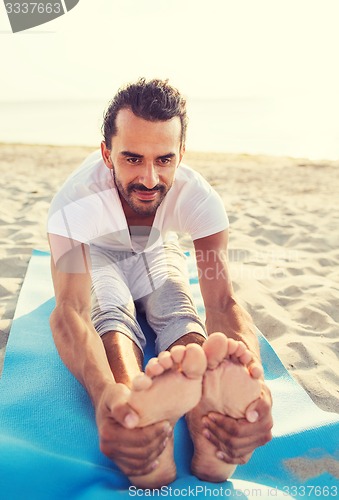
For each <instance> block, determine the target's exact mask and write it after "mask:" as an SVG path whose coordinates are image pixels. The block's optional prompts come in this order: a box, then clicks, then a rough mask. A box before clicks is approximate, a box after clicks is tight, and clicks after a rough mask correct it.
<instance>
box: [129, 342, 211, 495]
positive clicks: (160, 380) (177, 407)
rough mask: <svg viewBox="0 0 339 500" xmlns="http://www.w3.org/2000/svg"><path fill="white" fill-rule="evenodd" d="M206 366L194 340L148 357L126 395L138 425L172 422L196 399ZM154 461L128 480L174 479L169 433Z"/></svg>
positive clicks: (154, 483) (146, 483) (158, 482)
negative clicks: (152, 466)
mask: <svg viewBox="0 0 339 500" xmlns="http://www.w3.org/2000/svg"><path fill="white" fill-rule="evenodd" d="M206 367H207V360H206V355H205V353H204V351H203V349H202V347H201V346H199V345H198V344H188V345H187V346H175V347H173V348H172V349H171V350H170V351H164V352H161V353H160V354H159V356H158V357H157V358H152V359H151V360H150V361H149V363H148V364H147V366H146V370H145V374H141V375H138V376H137V377H136V378H135V379H134V380H133V384H132V390H131V395H130V399H129V405H130V406H131V407H132V408H133V409H134V410H135V411H136V412H137V413H138V414H139V416H140V423H139V427H145V426H147V425H150V424H153V423H155V422H160V421H162V420H167V421H169V422H170V423H171V424H172V426H174V425H175V423H176V422H177V420H178V419H179V418H180V417H182V416H183V415H184V414H185V413H187V412H188V411H190V410H191V409H192V408H194V407H195V406H196V405H197V404H198V402H199V401H200V398H201V393H202V380H203V375H204V373H205V371H206ZM158 461H159V465H158V467H157V468H156V469H155V470H154V471H153V472H151V473H150V474H147V475H144V476H132V477H130V478H129V479H130V481H131V482H132V483H133V484H134V485H135V486H138V487H140V488H158V487H161V486H164V485H166V484H168V483H170V482H172V481H174V479H175V477H176V468H175V463H174V458H173V437H171V438H170V439H169V442H168V443H167V445H166V447H165V449H164V451H163V453H162V454H161V455H160V457H159V459H158Z"/></svg>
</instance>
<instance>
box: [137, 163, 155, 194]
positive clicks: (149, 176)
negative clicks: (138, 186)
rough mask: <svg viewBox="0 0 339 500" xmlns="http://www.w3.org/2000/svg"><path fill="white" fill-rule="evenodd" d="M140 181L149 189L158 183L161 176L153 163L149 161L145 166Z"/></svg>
mask: <svg viewBox="0 0 339 500" xmlns="http://www.w3.org/2000/svg"><path fill="white" fill-rule="evenodd" d="M140 182H142V184H143V185H144V186H145V187H147V189H152V188H154V186H156V185H157V184H158V182H159V176H158V173H157V170H156V167H155V166H154V165H153V163H148V164H147V165H146V166H145V169H144V171H143V175H141V176H140Z"/></svg>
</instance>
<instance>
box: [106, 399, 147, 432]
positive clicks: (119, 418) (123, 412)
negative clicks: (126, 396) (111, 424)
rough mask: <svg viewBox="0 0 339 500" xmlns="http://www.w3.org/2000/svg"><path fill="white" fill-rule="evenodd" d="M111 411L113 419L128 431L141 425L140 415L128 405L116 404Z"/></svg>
mask: <svg viewBox="0 0 339 500" xmlns="http://www.w3.org/2000/svg"><path fill="white" fill-rule="evenodd" d="M110 410H111V415H112V417H113V419H114V420H115V421H116V422H118V423H119V424H120V425H122V426H123V427H125V428H126V429H134V428H135V427H137V425H138V424H139V421H140V419H139V415H138V414H137V413H136V412H135V411H134V410H133V409H132V408H131V407H130V406H129V404H127V403H122V404H115V405H114V406H113V408H112V407H111V408H110Z"/></svg>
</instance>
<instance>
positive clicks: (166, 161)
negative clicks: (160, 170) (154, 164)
mask: <svg viewBox="0 0 339 500" xmlns="http://www.w3.org/2000/svg"><path fill="white" fill-rule="evenodd" d="M171 159H172V158H170V157H167V158H166V157H164V158H159V160H158V161H159V163H160V165H168V164H169V163H171Z"/></svg>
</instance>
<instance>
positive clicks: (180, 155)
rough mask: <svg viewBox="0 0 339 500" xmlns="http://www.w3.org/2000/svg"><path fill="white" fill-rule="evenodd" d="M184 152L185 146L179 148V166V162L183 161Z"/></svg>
mask: <svg viewBox="0 0 339 500" xmlns="http://www.w3.org/2000/svg"><path fill="white" fill-rule="evenodd" d="M185 151H186V149H185V145H183V146H181V148H180V154H179V163H178V165H180V163H181V160H182V159H183V157H184V154H185Z"/></svg>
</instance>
